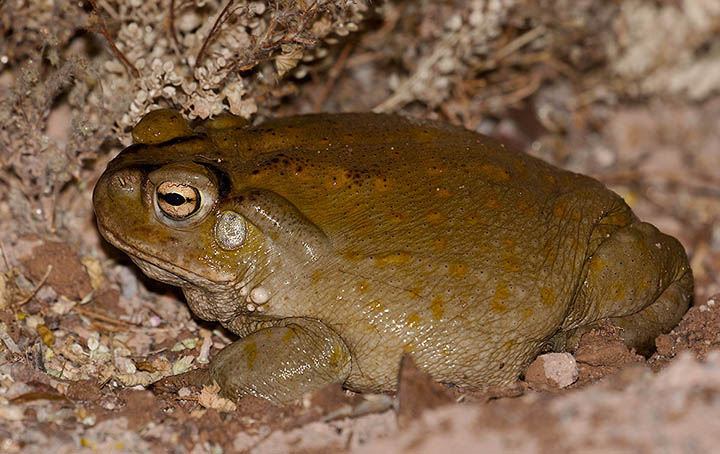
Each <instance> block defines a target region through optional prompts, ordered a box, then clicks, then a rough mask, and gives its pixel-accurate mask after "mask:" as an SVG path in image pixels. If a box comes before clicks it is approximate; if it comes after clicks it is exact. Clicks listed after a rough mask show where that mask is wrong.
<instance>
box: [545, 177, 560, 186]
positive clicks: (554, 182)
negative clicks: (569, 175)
mask: <svg viewBox="0 0 720 454" xmlns="http://www.w3.org/2000/svg"><path fill="white" fill-rule="evenodd" d="M545 181H547V182H548V183H550V184H556V183H557V179H556V178H555V177H554V176H552V175H548V176H546V177H545Z"/></svg>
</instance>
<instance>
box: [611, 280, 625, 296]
mask: <svg viewBox="0 0 720 454" xmlns="http://www.w3.org/2000/svg"><path fill="white" fill-rule="evenodd" d="M610 295H612V298H613V299H614V300H618V301H619V300H622V299H624V298H625V286H624V285H623V284H621V283H620V282H615V283H614V284H612V285H611V286H610Z"/></svg>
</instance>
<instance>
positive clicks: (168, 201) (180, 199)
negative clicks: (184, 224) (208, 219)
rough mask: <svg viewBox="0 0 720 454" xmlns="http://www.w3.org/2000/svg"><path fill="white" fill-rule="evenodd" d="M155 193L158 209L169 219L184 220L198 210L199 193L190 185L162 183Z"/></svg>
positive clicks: (170, 182)
mask: <svg viewBox="0 0 720 454" xmlns="http://www.w3.org/2000/svg"><path fill="white" fill-rule="evenodd" d="M156 193H157V198H156V200H157V205H158V208H160V211H162V213H163V214H164V215H165V216H168V217H169V218H171V219H176V220H181V219H186V218H188V217H190V216H192V215H193V214H195V213H196V212H197V211H198V210H199V209H200V205H201V203H200V202H201V200H200V192H199V191H198V190H197V189H196V188H194V187H192V186H190V185H187V184H182V183H174V182H172V181H164V182H162V183H160V185H159V186H158V187H157V190H156Z"/></svg>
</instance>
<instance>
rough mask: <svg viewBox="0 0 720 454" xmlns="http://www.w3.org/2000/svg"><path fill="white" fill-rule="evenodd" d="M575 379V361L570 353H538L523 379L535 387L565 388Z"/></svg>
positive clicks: (576, 370) (576, 371) (576, 372)
mask: <svg viewBox="0 0 720 454" xmlns="http://www.w3.org/2000/svg"><path fill="white" fill-rule="evenodd" d="M577 379H578V366H577V362H575V358H573V356H572V355H571V354H570V353H546V354H544V355H540V356H538V357H537V358H536V359H535V361H533V362H532V364H530V367H528V369H527V372H526V373H525V380H526V381H527V382H528V384H529V385H530V386H531V387H533V388H535V389H547V388H565V387H568V386H570V385H572V384H573V383H575V381H576V380H577Z"/></svg>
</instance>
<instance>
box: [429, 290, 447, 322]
mask: <svg viewBox="0 0 720 454" xmlns="http://www.w3.org/2000/svg"><path fill="white" fill-rule="evenodd" d="M430 312H432V315H433V318H434V319H435V320H440V319H441V318H442V316H443V314H445V301H443V300H442V298H440V297H439V296H436V297H435V298H433V300H432V301H430Z"/></svg>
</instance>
